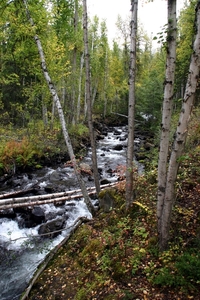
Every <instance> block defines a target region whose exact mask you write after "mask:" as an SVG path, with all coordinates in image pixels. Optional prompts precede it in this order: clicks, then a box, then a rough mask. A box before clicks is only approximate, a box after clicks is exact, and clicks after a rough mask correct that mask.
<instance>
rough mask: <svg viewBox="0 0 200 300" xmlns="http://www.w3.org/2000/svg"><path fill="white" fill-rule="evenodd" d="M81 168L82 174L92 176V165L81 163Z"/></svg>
mask: <svg viewBox="0 0 200 300" xmlns="http://www.w3.org/2000/svg"><path fill="white" fill-rule="evenodd" d="M79 167H80V170H81V173H84V174H89V175H91V173H92V169H91V167H90V165H88V164H86V163H80V165H79Z"/></svg>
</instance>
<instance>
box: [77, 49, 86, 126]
mask: <svg viewBox="0 0 200 300" xmlns="http://www.w3.org/2000/svg"><path fill="white" fill-rule="evenodd" d="M83 64H84V53H83V54H82V55H81V65H80V76H79V83H78V101H77V117H76V121H77V123H78V122H79V120H80V111H81V85H82V73H83Z"/></svg>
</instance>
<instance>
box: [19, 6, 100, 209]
mask: <svg viewBox="0 0 200 300" xmlns="http://www.w3.org/2000/svg"><path fill="white" fill-rule="evenodd" d="M23 4H24V8H25V10H26V14H27V18H28V20H29V22H30V24H31V26H34V22H33V19H32V18H31V15H30V12H29V9H28V4H27V1H26V0H23ZM34 40H35V43H36V45H37V48H38V52H39V55H40V61H41V68H42V71H43V74H44V77H45V79H46V82H47V85H48V87H49V91H50V93H51V95H52V97H53V101H54V103H55V105H56V107H57V110H58V115H59V119H60V123H61V126H62V131H63V136H64V139H65V143H66V146H67V149H68V152H69V156H70V159H71V161H72V163H73V167H74V172H75V175H76V177H77V179H78V182H79V185H80V188H81V190H82V194H83V197H84V200H85V203H86V205H87V208H88V210H89V211H90V213H91V214H92V215H94V214H95V210H94V207H93V205H92V203H91V200H90V197H89V195H88V193H87V190H86V187H85V184H84V181H83V179H82V178H81V174H80V172H79V168H78V165H77V163H76V158H75V155H74V151H73V148H72V143H71V140H70V137H69V134H68V131H67V128H66V123H65V118H64V113H63V109H62V106H61V103H60V99H59V97H58V94H57V91H56V89H55V87H54V84H53V82H52V80H51V77H50V75H49V73H48V70H47V66H46V61H45V56H44V52H43V48H42V44H41V41H40V39H39V37H38V36H37V35H36V34H35V35H34Z"/></svg>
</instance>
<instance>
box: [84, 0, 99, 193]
mask: <svg viewBox="0 0 200 300" xmlns="http://www.w3.org/2000/svg"><path fill="white" fill-rule="evenodd" d="M83 30H84V45H85V69H86V100H87V117H88V126H89V131H90V141H91V148H92V168H93V175H94V182H95V186H96V191H97V194H99V192H100V184H99V174H98V168H97V155H96V143H95V136H94V128H93V122H92V101H91V90H90V55H89V49H88V48H89V47H88V27H87V1H86V0H83Z"/></svg>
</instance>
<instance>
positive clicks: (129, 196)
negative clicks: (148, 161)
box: [126, 0, 138, 209]
mask: <svg viewBox="0 0 200 300" xmlns="http://www.w3.org/2000/svg"><path fill="white" fill-rule="evenodd" d="M137 11H138V0H132V1H131V12H132V14H131V24H130V26H131V45H130V69H129V104H128V144H127V157H126V208H127V209H128V208H129V206H130V205H131V203H132V202H133V150H134V114H135V72H136V35H137Z"/></svg>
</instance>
